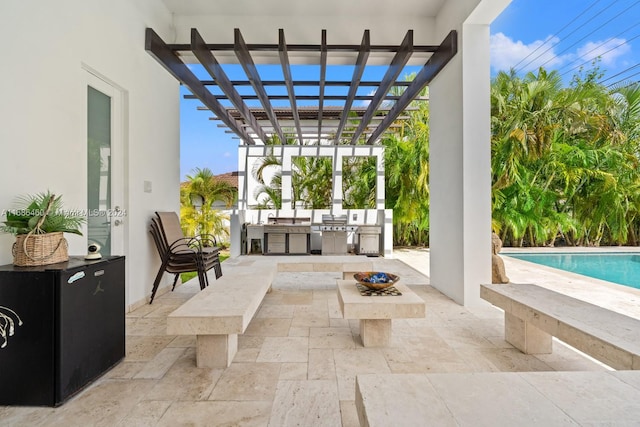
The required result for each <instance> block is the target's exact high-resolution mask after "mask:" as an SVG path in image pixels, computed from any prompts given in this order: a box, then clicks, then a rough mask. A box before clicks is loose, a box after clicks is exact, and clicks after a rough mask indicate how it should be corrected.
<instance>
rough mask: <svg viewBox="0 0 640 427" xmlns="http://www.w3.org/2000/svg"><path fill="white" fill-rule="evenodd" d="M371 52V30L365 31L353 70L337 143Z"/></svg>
mask: <svg viewBox="0 0 640 427" xmlns="http://www.w3.org/2000/svg"><path fill="white" fill-rule="evenodd" d="M370 51H371V42H370V39H369V30H364V35H363V36H362V43H361V44H360V50H359V51H358V57H357V58H356V64H355V68H354V69H353V77H352V78H351V86H349V93H348V94H347V99H346V100H345V102H344V108H343V110H342V117H341V118H340V126H338V130H337V131H336V137H335V140H336V142H338V141H339V140H340V135H341V134H342V128H343V127H344V125H345V123H346V122H347V118H348V116H349V111H350V110H351V105H352V104H353V100H354V99H355V96H356V91H357V90H358V85H359V83H360V80H361V79H362V74H363V73H364V68H365V65H366V64H367V59H368V58H369V52H370Z"/></svg>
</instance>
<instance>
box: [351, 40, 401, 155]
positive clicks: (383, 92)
mask: <svg viewBox="0 0 640 427" xmlns="http://www.w3.org/2000/svg"><path fill="white" fill-rule="evenodd" d="M412 53H413V30H409V31H407V34H406V35H405V36H404V39H403V40H402V43H401V44H400V48H399V49H398V51H397V52H396V54H395V55H394V56H393V59H392V60H391V64H390V65H389V68H387V71H386V72H385V74H384V77H383V78H382V81H381V82H380V86H378V89H377V90H376V93H375V94H374V96H373V99H372V100H371V103H369V107H368V108H367V111H366V112H365V113H364V116H362V121H361V122H360V126H358V129H357V130H356V133H355V134H354V135H353V137H352V138H351V144H352V145H355V144H356V143H357V142H358V138H360V135H362V132H364V130H365V128H366V127H367V126H368V125H369V121H370V120H371V117H373V115H374V114H375V112H376V110H377V109H378V107H380V104H382V101H383V100H384V99H385V98H386V97H387V94H388V93H389V91H390V90H391V88H392V87H393V83H394V82H395V81H396V79H397V78H398V76H399V75H400V73H401V72H402V69H403V68H404V66H405V65H407V62H408V61H409V58H410V57H411V54H412Z"/></svg>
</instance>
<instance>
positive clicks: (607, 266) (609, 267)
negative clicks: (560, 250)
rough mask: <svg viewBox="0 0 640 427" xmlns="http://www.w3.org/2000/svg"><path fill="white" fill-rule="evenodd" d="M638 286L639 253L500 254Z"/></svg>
mask: <svg viewBox="0 0 640 427" xmlns="http://www.w3.org/2000/svg"><path fill="white" fill-rule="evenodd" d="M502 255H506V256H510V257H512V258H517V259H521V260H524V261H530V262H535V263H536V264H542V265H546V266H548V267H553V268H559V269H560V270H565V271H571V272H573V273H578V274H582V275H585V276H589V277H595V278H596V279H602V280H607V281H609V282H614V283H618V284H620V285H625V286H629V287H632V288H636V289H640V254H636V253H615V254H614V253H607V254H604V253H596V254H583V253H567V254H517V253H510V254H502Z"/></svg>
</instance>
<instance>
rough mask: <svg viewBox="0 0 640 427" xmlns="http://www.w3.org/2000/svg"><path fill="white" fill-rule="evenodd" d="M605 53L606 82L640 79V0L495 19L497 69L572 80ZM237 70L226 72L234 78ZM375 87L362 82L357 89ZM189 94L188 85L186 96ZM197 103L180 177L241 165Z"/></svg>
mask: <svg viewBox="0 0 640 427" xmlns="http://www.w3.org/2000/svg"><path fill="white" fill-rule="evenodd" d="M598 56H600V58H601V59H600V63H599V66H600V68H601V71H603V72H604V73H605V75H604V77H603V78H602V82H603V84H607V85H609V84H613V83H616V82H619V81H628V80H630V79H633V80H638V79H640V74H636V73H640V65H639V64H640V0H513V1H512V3H511V4H510V5H509V7H508V8H507V9H506V10H505V11H504V12H503V13H502V15H500V16H499V17H498V18H497V19H496V20H495V21H494V23H493V24H492V25H491V71H492V73H493V74H495V73H496V72H498V71H500V70H504V71H507V70H509V69H510V68H511V67H514V68H516V70H517V71H518V72H521V73H525V72H528V71H532V70H536V69H537V68H538V67H540V66H544V67H545V68H547V69H548V70H554V69H555V70H558V72H559V73H561V74H562V75H563V79H564V80H565V82H567V83H568V82H569V81H570V80H571V77H572V76H573V74H574V73H575V72H577V71H578V69H579V68H580V66H585V67H587V68H589V67H590V63H591V62H592V60H593V59H594V58H596V57H598ZM226 68H227V67H225V69H226ZM232 68H233V67H230V68H229V69H227V72H228V73H229V74H230V75H232V76H233V75H234V71H233V69H232ZM237 68H238V71H240V72H241V69H240V67H239V66H237ZM269 68H270V69H269V72H270V73H271V74H272V76H273V78H274V79H282V74H281V73H282V72H281V70H280V69H279V66H273V67H269ZM315 68H317V67H315ZM315 68H314V67H300V68H298V69H295V67H294V70H293V71H292V72H293V74H294V76H293V77H294V79H296V78H299V77H297V76H296V73H309V75H311V76H314V77H312V78H313V79H316V78H317V77H316V76H317V75H318V72H317V70H316V69H315ZM378 71H379V72H380V73H381V74H380V76H377V75H369V76H364V79H365V80H366V79H367V78H369V79H373V78H379V77H381V75H382V73H384V70H383V69H380V70H376V69H372V70H371V71H370V72H371V73H373V74H376V73H378ZM410 71H412V70H411V69H407V70H406V73H408V72H410ZM332 72H334V73H338V75H327V79H340V80H349V79H350V78H351V74H352V72H353V67H343V68H342V69H340V70H337V71H335V70H334V71H332ZM198 74H199V73H198ZM240 78H243V77H240ZM370 89H371V88H362V89H361V90H360V91H359V92H358V93H359V94H364V93H366V92H367V91H368V90H370ZM335 90H345V91H346V90H347V89H340V88H336V89H335ZM188 93H189V92H188V91H187V90H185V89H184V88H181V96H182V95H183V94H188ZM345 93H346V92H345ZM248 104H249V106H253V105H252V104H251V103H248ZM198 105H200V102H199V101H197V100H184V99H182V100H181V106H180V128H181V131H180V140H181V158H180V174H181V177H182V178H184V177H185V176H186V175H188V174H189V173H190V172H191V171H192V170H193V169H194V168H196V167H200V168H203V167H208V168H210V169H211V170H213V172H214V173H216V174H220V173H225V172H230V171H234V170H237V167H238V159H237V147H238V142H239V141H238V140H237V139H232V137H233V135H232V134H228V133H225V132H224V128H219V127H217V124H218V123H220V122H219V121H211V120H209V117H211V113H209V112H207V111H198V110H197V109H196V107H197V106H198Z"/></svg>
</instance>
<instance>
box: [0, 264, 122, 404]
mask: <svg viewBox="0 0 640 427" xmlns="http://www.w3.org/2000/svg"><path fill="white" fill-rule="evenodd" d="M124 272H125V266H124V257H107V258H104V259H101V260H97V261H85V260H84V259H83V258H81V257H77V258H76V257H71V258H70V259H69V261H68V262H64V263H59V264H51V265H45V266H41V267H15V266H13V265H4V266H0V405H36V406H58V405H60V404H61V403H63V402H64V401H65V400H66V399H68V398H69V397H70V396H72V395H73V394H75V393H77V392H78V391H80V390H81V389H82V388H83V387H84V386H86V385H87V384H89V383H90V382H91V381H93V380H94V379H96V378H97V377H99V376H100V375H102V374H103V373H104V372H106V371H108V370H109V369H110V368H111V367H113V366H114V365H115V364H116V363H118V362H119V361H120V360H122V358H124V354H125V353H124V352H125V347H124V342H125V313H124V305H125V300H124V289H125V283H124V282H125V275H124Z"/></svg>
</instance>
